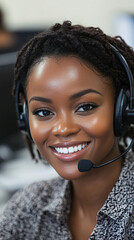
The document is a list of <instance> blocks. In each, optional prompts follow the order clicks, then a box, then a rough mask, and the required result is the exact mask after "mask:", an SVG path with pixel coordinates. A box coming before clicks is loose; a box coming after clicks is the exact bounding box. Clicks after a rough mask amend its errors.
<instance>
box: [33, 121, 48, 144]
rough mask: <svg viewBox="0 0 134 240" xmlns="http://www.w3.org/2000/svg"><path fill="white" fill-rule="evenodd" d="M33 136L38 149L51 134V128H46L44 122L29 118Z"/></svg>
mask: <svg viewBox="0 0 134 240" xmlns="http://www.w3.org/2000/svg"><path fill="white" fill-rule="evenodd" d="M29 125H30V131H31V136H32V138H33V141H34V142H35V144H36V145H37V147H38V146H39V145H40V144H42V143H43V142H45V141H46V139H47V137H48V134H49V129H50V128H49V126H45V127H44V122H43V121H37V120H35V119H33V118H32V117H29Z"/></svg>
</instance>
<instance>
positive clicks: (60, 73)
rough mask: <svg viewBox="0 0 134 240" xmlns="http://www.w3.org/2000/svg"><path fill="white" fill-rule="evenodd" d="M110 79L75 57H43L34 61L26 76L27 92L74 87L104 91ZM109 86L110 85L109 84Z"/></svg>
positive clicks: (72, 90)
mask: <svg viewBox="0 0 134 240" xmlns="http://www.w3.org/2000/svg"><path fill="white" fill-rule="evenodd" d="M108 83H110V79H107V78H106V77H103V76H101V75H100V73H98V72H97V71H95V70H93V68H91V67H90V66H88V65H87V64H86V63H85V62H84V61H82V60H80V59H78V58H75V57H71V56H68V57H61V58H54V57H45V58H44V59H42V60H41V61H40V62H39V63H36V64H35V65H34V66H33V67H32V69H31V71H30V72H29V76H28V84H27V94H29V92H30V93H31V91H34V92H38V93H39V92H40V93H41V94H43V92H44V91H45V92H46V93H50V90H51V91H52V92H53V91H61V92H62V91H63V89H64V90H65V91H69V92H70V94H71V92H72V93H73V92H74V91H75V89H77V90H81V89H84V88H90V87H92V88H95V89H96V90H97V89H98V90H100V91H105V89H107V88H108V86H109V84H108ZM110 88H111V86H110Z"/></svg>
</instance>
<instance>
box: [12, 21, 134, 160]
mask: <svg viewBox="0 0 134 240" xmlns="http://www.w3.org/2000/svg"><path fill="white" fill-rule="evenodd" d="M110 44H112V45H114V46H115V47H116V48H117V49H118V50H119V52H120V53H121V54H122V55H123V56H124V57H125V59H126V60H127V62H128V65H129V67H130V69H131V71H132V74H133V76H134V51H133V50H132V48H131V47H129V46H128V45H127V44H126V43H125V41H124V40H123V39H122V38H121V37H120V36H116V37H110V36H108V35H106V34H104V33H103V31H102V30H101V29H99V28H94V27H83V26H81V25H72V24H71V22H70V21H65V22H63V24H59V23H56V24H55V25H54V26H52V27H51V28H50V29H49V30H48V31H44V32H41V33H40V34H38V35H37V36H35V37H34V38H32V39H31V40H30V41H29V42H28V43H26V44H25V45H24V47H23V48H22V49H21V51H20V52H19V55H18V58H17V61H16V65H15V78H14V88H13V92H14V94H15V91H16V84H17V82H18V81H20V82H21V89H22V91H21V95H23V97H24V98H26V86H27V77H28V74H29V72H30V71H31V69H32V67H33V66H34V65H35V64H36V63H38V62H40V61H41V60H42V59H43V57H45V56H48V57H49V56H54V57H63V56H70V55H71V56H75V57H77V58H79V59H81V60H83V61H84V62H85V63H86V64H88V66H90V67H91V68H93V69H94V70H96V71H97V72H98V73H100V74H101V75H102V76H104V77H108V78H109V79H110V81H109V82H110V83H112V85H113V87H114V91H115V101H116V98H117V96H118V94H119V91H120V89H121V88H127V89H129V87H130V86H129V81H128V77H127V75H126V72H125V70H124V68H123V66H122V64H121V63H120V61H119V59H118V58H117V57H116V56H115V54H114V52H113V50H112V48H111V46H110ZM133 137H134V127H133V126H131V127H130V128H129V129H128V131H127V133H126V135H125V136H124V137H123V142H124V146H126V142H127V141H126V140H127V138H133ZM28 144H29V147H30V149H31V153H32V156H33V158H34V157H35V156H34V153H33V150H32V149H33V148H32V142H31V141H30V140H29V139H28ZM133 151H134V147H133Z"/></svg>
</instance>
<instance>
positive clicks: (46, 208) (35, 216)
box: [0, 153, 134, 240]
mask: <svg viewBox="0 0 134 240" xmlns="http://www.w3.org/2000/svg"><path fill="white" fill-rule="evenodd" d="M133 160H134V156H133V154H130V153H129V154H128V155H127V157H126V160H125V162H124V166H123V168H122V172H121V174H120V177H119V179H118V181H117V183H116V184H115V186H114V188H113V189H112V191H111V193H110V195H109V196H108V199H107V200H106V202H105V204H104V206H103V207H102V208H101V209H100V211H99V213H98V215H97V224H96V226H95V228H94V230H93V232H92V234H91V236H90V237H89V239H90V240H93V239H94V240H129V239H130V240H133V239H134V161H133ZM70 199H71V182H70V181H67V180H64V179H61V178H56V179H53V180H49V181H42V182H38V183H33V184H32V185H30V186H28V187H26V188H25V189H23V190H21V191H19V192H17V193H16V194H15V195H14V196H13V198H12V199H11V200H10V202H9V204H8V206H7V208H6V210H5V211H4V213H3V215H2V216H1V218H0V240H9V239H10V240H61V239H64V240H71V239H72V237H71V233H70V231H69V228H68V219H69V212H70Z"/></svg>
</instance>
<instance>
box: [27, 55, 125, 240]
mask: <svg viewBox="0 0 134 240" xmlns="http://www.w3.org/2000/svg"><path fill="white" fill-rule="evenodd" d="M27 80H28V84H27V101H28V108H29V124H30V130H31V135H32V138H33V141H34V142H35V144H36V146H37V148H38V150H39V151H40V153H41V155H42V156H43V157H44V158H45V159H47V161H48V162H49V163H50V165H52V166H53V167H54V169H55V170H56V171H57V172H58V174H59V175H60V176H61V177H63V178H65V179H70V180H71V182H72V205H71V213H70V217H69V227H70V231H71V233H72V236H73V239H77V240H79V239H83V240H84V239H87V238H88V237H89V236H90V234H91V232H92V231H93V229H94V227H95V225H96V215H97V212H98V211H99V209H100V208H101V207H102V206H103V204H104V202H105V200H106V199H107V197H108V194H109V193H110V191H111V189H112V188H113V186H114V184H115V182H116V181H117V179H118V177H119V174H120V171H121V165H122V161H121V159H119V160H118V161H115V162H113V163H112V164H109V165H107V166H105V167H102V168H98V169H94V168H93V169H91V170H90V171H89V172H85V173H81V172H79V170H78V162H79V160H80V159H82V158H86V159H89V160H91V161H92V162H93V163H95V164H101V163H104V162H106V161H109V160H111V159H112V158H114V157H116V156H117V155H118V154H119V150H118V141H117V138H116V137H115V136H114V131H113V115H114V91H113V88H112V86H111V84H108V83H107V82H109V83H110V80H109V79H106V78H104V77H102V76H100V74H99V73H97V72H95V71H93V69H91V68H89V67H88V66H87V65H85V64H84V62H82V61H80V60H79V59H77V58H75V57H71V56H69V57H63V58H54V57H49V58H45V59H44V60H42V61H41V62H40V63H38V64H36V65H35V66H34V67H33V69H32V70H31V71H30V73H29V76H28V79H27ZM78 93H79V94H78ZM83 105H84V106H83ZM44 113H47V115H44ZM83 143H88V145H87V146H86V147H85V148H84V149H83V150H82V151H80V152H79V153H76V154H67V155H66V156H65V155H64V157H63V154H57V152H56V151H55V150H54V147H63V146H64V147H65V146H66V145H67V146H74V145H79V144H83Z"/></svg>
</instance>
